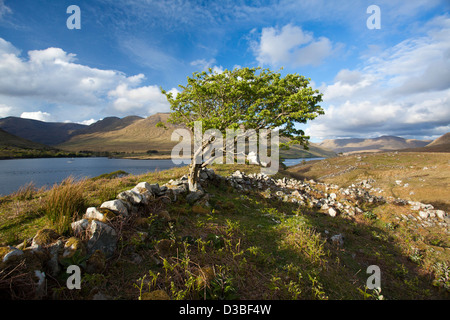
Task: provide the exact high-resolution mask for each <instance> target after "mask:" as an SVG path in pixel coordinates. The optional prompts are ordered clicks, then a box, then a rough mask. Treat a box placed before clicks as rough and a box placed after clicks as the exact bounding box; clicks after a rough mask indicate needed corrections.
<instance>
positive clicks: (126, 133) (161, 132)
mask: <svg viewBox="0 0 450 320" xmlns="http://www.w3.org/2000/svg"><path fill="white" fill-rule="evenodd" d="M168 118H169V113H157V114H155V115H152V116H149V117H147V118H138V117H131V118H129V119H127V120H126V121H128V122H129V124H128V125H124V123H122V124H121V125H117V122H115V120H114V119H108V118H107V119H106V120H107V121H108V122H111V123H115V124H108V125H106V126H105V125H102V123H99V122H97V123H94V124H92V125H90V126H89V127H88V128H85V129H84V132H83V131H82V130H80V131H79V132H78V133H79V134H77V135H74V136H73V137H71V138H70V139H68V140H67V141H65V142H63V143H61V144H59V145H58V148H61V149H63V150H68V151H80V150H86V151H110V152H137V153H139V152H146V151H148V150H157V151H158V152H159V153H170V151H171V150H172V148H173V146H175V145H176V144H177V142H172V141H171V140H170V137H171V133H172V131H173V130H174V129H175V128H177V127H175V126H173V125H171V124H167V125H166V126H167V127H168V129H169V130H165V129H164V128H157V127H156V124H157V123H158V122H160V121H161V122H164V123H165V122H166V121H167V119H168ZM124 119H125V118H124ZM104 120H105V119H104ZM104 120H103V121H104Z"/></svg>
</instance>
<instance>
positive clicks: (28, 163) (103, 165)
mask: <svg viewBox="0 0 450 320" xmlns="http://www.w3.org/2000/svg"><path fill="white" fill-rule="evenodd" d="M320 159H323V158H300V159H286V160H285V161H284V164H286V165H287V166H293V165H296V164H298V163H301V162H302V161H303V160H305V161H310V160H320ZM173 167H176V165H175V164H174V163H173V162H172V160H131V159H109V158H42V159H14V160H0V195H7V194H10V193H12V192H15V191H17V190H18V189H19V188H20V187H21V186H23V185H26V184H27V183H29V182H33V183H34V185H35V186H36V187H37V188H40V187H42V186H46V187H51V186H53V185H54V184H55V183H61V182H62V181H63V180H64V179H65V178H67V177H69V176H71V175H72V176H73V177H74V178H76V179H81V178H83V177H88V178H92V177H96V176H99V175H101V174H104V173H110V172H113V171H117V170H123V171H126V172H128V173H131V174H143V173H146V172H154V171H155V170H158V171H161V170H166V169H170V168H173Z"/></svg>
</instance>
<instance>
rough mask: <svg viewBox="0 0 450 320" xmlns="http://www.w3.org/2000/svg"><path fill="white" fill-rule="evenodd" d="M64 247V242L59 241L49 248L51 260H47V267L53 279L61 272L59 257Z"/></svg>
mask: <svg viewBox="0 0 450 320" xmlns="http://www.w3.org/2000/svg"><path fill="white" fill-rule="evenodd" d="M63 247H64V242H62V241H61V240H57V241H56V242H55V243H53V244H51V245H49V246H48V247H47V250H48V254H49V256H50V259H49V260H47V263H46V265H47V269H48V270H49V273H50V275H51V276H53V277H56V276H57V275H58V274H59V273H60V271H61V267H60V265H59V255H60V251H61V250H62V248H63Z"/></svg>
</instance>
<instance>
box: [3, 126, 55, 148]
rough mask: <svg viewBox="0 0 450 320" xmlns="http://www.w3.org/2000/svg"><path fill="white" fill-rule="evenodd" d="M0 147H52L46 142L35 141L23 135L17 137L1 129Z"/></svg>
mask: <svg viewBox="0 0 450 320" xmlns="http://www.w3.org/2000/svg"><path fill="white" fill-rule="evenodd" d="M0 148H2V149H4V148H16V149H28V150H29V149H36V150H49V149H52V148H50V147H48V146H46V145H44V144H41V143H37V142H33V141H30V140H27V139H24V138H21V137H17V136H15V135H13V134H10V133H9V132H6V131H4V130H2V129H0Z"/></svg>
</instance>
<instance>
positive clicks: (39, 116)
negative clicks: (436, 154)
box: [0, 0, 450, 142]
mask: <svg viewBox="0 0 450 320" xmlns="http://www.w3.org/2000/svg"><path fill="white" fill-rule="evenodd" d="M71 5H76V6H78V8H79V9H80V11H79V12H80V14H79V17H80V19H79V20H78V19H76V20H74V18H76V16H74V15H73V14H74V13H75V12H74V11H72V10H69V12H68V8H69V7H70V6H71ZM372 5H376V6H377V7H378V8H379V12H378V13H379V14H378V13H377V12H376V11H372V10H368V9H370V8H369V7H370V6H372ZM75 22H79V27H80V28H79V29H77V28H69V27H68V25H69V26H70V25H72V24H73V23H75ZM376 23H378V24H379V28H372V27H371V26H372V25H373V24H375V25H376ZM369 27H370V28H369ZM239 67H262V68H269V69H271V70H273V71H277V72H280V73H281V74H282V75H286V74H288V73H297V74H300V75H303V76H305V77H306V78H310V79H311V86H312V87H313V88H314V89H318V90H319V91H320V92H321V93H322V94H323V102H322V103H321V106H322V108H323V109H324V111H325V114H324V115H321V116H319V117H317V118H316V119H314V120H313V121H310V122H308V123H307V124H306V125H302V126H299V128H300V129H303V130H305V132H306V134H307V135H309V136H310V137H311V141H312V142H320V141H322V140H324V139H335V138H355V137H357V138H372V137H378V136H381V135H395V136H401V137H404V138H415V139H435V138H437V137H439V136H441V135H442V134H444V133H446V132H449V131H450V1H449V0H408V1H406V0H370V1H365V0H359V1H358V0H353V1H350V0H339V1H337V0H336V1H334V0H303V1H302V0H260V1H246V0H241V1H227V0H221V1H212V0H211V1H208V0H203V1H200V0H199V1H193V0H192V1H184V0H158V1H152V0H121V1H117V0H89V1H87V0H84V1H83V0H78V1H77V0H69V1H66V0H0V118H2V117H7V116H16V117H23V118H30V119H36V120H41V121H47V122H77V123H83V124H91V123H93V122H95V121H98V120H101V119H103V118H105V117H108V116H117V117H124V116H128V115H138V116H142V117H147V116H150V115H152V114H155V113H157V112H169V111H170V107H169V104H168V102H167V100H166V98H165V96H163V95H162V94H161V90H160V88H163V89H164V90H167V91H171V92H173V93H176V92H179V90H181V89H180V87H179V85H183V84H185V83H186V79H187V77H189V76H192V73H193V72H198V71H203V70H207V69H208V68H212V69H213V70H215V71H216V72H222V71H223V70H225V69H228V70H230V69H233V68H239Z"/></svg>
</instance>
